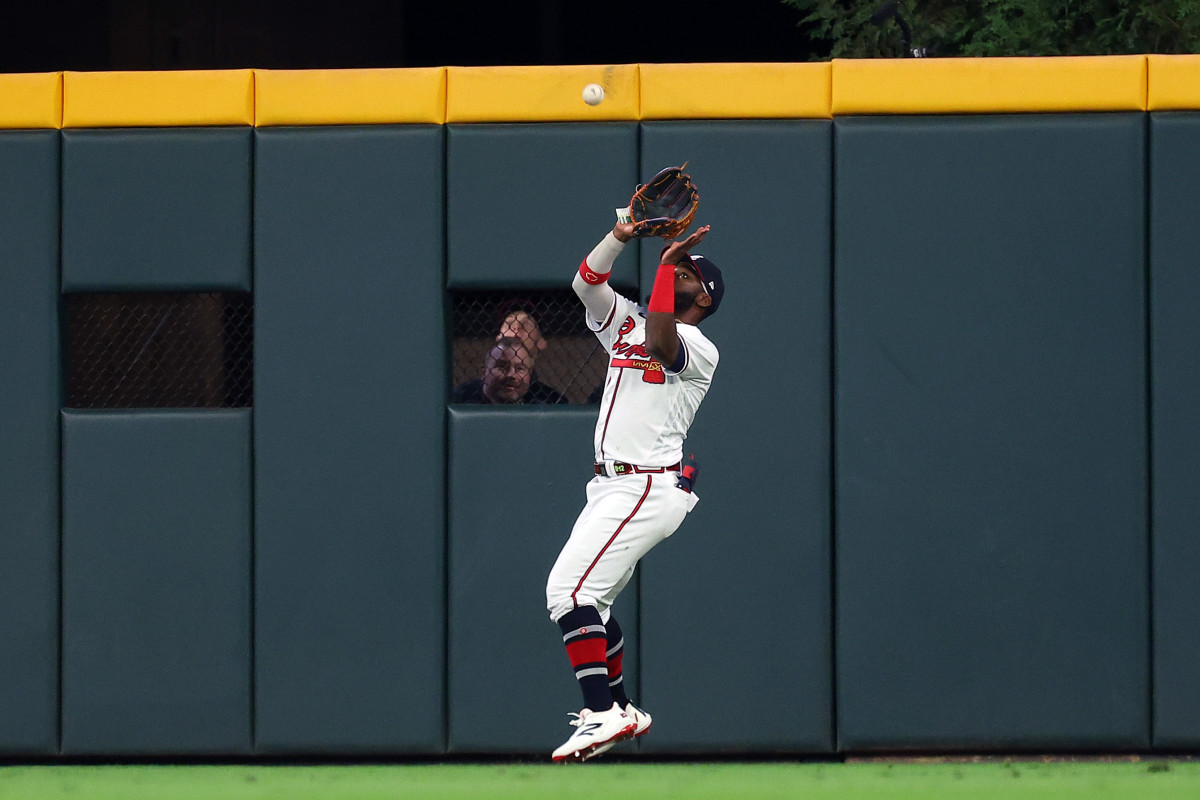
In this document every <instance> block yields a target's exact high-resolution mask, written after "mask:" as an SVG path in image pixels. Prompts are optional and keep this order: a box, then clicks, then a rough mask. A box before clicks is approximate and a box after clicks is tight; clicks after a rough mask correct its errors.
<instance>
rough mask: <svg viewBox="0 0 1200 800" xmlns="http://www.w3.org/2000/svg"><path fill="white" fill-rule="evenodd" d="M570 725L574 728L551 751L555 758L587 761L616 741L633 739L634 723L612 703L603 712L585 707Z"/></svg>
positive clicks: (635, 726) (635, 728)
mask: <svg viewBox="0 0 1200 800" xmlns="http://www.w3.org/2000/svg"><path fill="white" fill-rule="evenodd" d="M571 716H573V717H575V719H573V720H571V722H570V724H571V725H574V726H575V728H576V731H575V732H574V733H572V734H571V738H569V739H567V741H565V742H563V744H562V745H561V746H560V747H559V748H558V749H557V750H555V751H554V755H553V758H554V760H555V761H558V762H562V761H587V760H588V759H589V758H594V757H595V756H598V755H600V754H601V753H607V752H608V751H609V749H610V748H611V747H612V746H613V745H614V744H616V743H617V742H623V741H625V740H626V739H631V738H633V734H634V731H636V730H637V723H636V722H634V721H633V720H632V719H630V717H629V716H628V715H627V714H626V713H625V712H624V711H622V710H621V707H620V706H619V705H617V704H616V703H613V705H612V708H610V709H608V710H607V711H592V710H591V709H589V708H585V709H583V710H582V711H580V712H579V713H578V714H572V715H571Z"/></svg>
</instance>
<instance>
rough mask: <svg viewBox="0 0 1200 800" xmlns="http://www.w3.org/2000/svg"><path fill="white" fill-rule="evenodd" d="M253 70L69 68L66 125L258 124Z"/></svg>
mask: <svg viewBox="0 0 1200 800" xmlns="http://www.w3.org/2000/svg"><path fill="white" fill-rule="evenodd" d="M253 124H254V71H253V70H249V69H234V70H207V71H178V72H68V73H66V75H65V78H64V84H63V127H64V128H110V127H130V126H171V125H253Z"/></svg>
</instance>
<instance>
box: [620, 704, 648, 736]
mask: <svg viewBox="0 0 1200 800" xmlns="http://www.w3.org/2000/svg"><path fill="white" fill-rule="evenodd" d="M625 715H626V716H628V717H629V718H630V719H631V720H633V722H634V724H635V725H637V729H636V730H635V731H634V732H633V735H634V737H635V738H636V737H638V736H645V735H646V731H648V730H650V726H651V725H653V724H654V720H653V719H651V718H650V715H649V714H647V713H646V712H645V711H642V710H641V709H640V708H638V707H637V706H635V705H634V704H633V703H630V704H629V705H627V706H625Z"/></svg>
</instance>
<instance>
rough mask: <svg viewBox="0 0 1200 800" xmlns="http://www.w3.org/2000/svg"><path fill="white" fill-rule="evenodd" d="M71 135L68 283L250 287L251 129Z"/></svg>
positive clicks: (65, 192) (66, 151) (66, 159)
mask: <svg viewBox="0 0 1200 800" xmlns="http://www.w3.org/2000/svg"><path fill="white" fill-rule="evenodd" d="M62 137H63V182H62V204H63V225H62V249H63V256H62V258H63V272H62V289H63V291H64V292H87V291H106V290H107V291H158V292H164V291H187V290H193V289H194V290H202V291H216V290H231V291H249V290H250V224H251V217H250V191H251V184H252V180H253V177H252V176H253V171H252V169H251V160H252V154H251V149H252V133H251V129H250V128H242V127H238V128H181V129H158V128H154V129H140V130H67V131H63V133H62Z"/></svg>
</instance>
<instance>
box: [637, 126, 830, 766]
mask: <svg viewBox="0 0 1200 800" xmlns="http://www.w3.org/2000/svg"><path fill="white" fill-rule="evenodd" d="M830 140H831V124H830V123H829V122H819V121H779V122H764V121H757V122H687V123H685V122H662V123H647V124H646V125H645V126H644V132H643V139H642V169H641V173H642V175H643V176H649V175H652V174H654V172H656V171H657V170H659V169H661V168H662V167H665V166H668V165H670V164H678V163H682V162H684V161H687V162H689V163H688V171H689V172H690V173H691V174H692V176H693V177H694V178H695V179H696V182H697V186H698V187H699V189H700V197H701V203H700V209H699V214H698V216H697V219H696V224H697V225H700V224H705V223H708V224H711V225H712V226H713V228H712V232H711V233H710V234H709V235H708V237H707V238H706V239H705V241H704V242H703V243H702V244H701V245H700V247H698V248H697V252H700V253H703V254H704V255H706V256H709V257H711V258H712V259H713V261H715V262H716V263H717V265H718V266H720V267H721V269H722V272H723V274H724V277H725V286H726V293H725V297H724V299H723V300H722V304H721V309H720V311H719V312H718V313H717V314H716V315H714V316H713V317H712V318H711V319H710V320H708V321H706V322H704V323H702V326H701V327H702V329H703V330H704V332H705V334H706V335H707V336H708V337H709V338H710V339H712V341H713V342H714V343H715V344H716V345H717V347H718V348H719V350H720V353H721V360H720V364H719V366H718V367H717V372H716V375H715V377H714V379H713V385H712V388H711V389H710V391H709V394H708V396H707V397H706V398H705V400H704V404H703V405H702V406H701V407H700V411H699V413H698V414H697V417H696V421H695V424H694V425H693V427H692V431H691V435H690V436H689V438H688V441H687V443H686V445H685V448H686V451H687V452H694V453H695V455H696V458H697V460H698V462H699V463H700V477H699V480H698V483H697V487H696V491H697V494H698V495H699V496H700V498H701V500H700V503H699V505H697V506H696V508H695V510H694V511H692V513H691V514H689V515H688V518H687V519H686V520H685V521H684V523H683V525H682V526H681V527H680V529H679V531H678V532H677V533H676V534H675V535H674V536H673V537H672V538H671V539H669V540H668V541H667V542H665V543H663V544H662V545H660V546H659V547H658V548H657V549H656V550H655V551H653V552H652V553H650V555H649V556H647V557H646V558H645V559H644V560H643V563H644V566H645V568H644V571H643V573H642V674H643V684H644V691H643V697H644V699H645V702H646V706H647V710H648V711H649V712H650V713H651V714H654V715H655V723H654V735H653V736H649V737H647V738H646V739H645V745H644V746H645V748H646V749H647V750H650V751H654V752H674V751H686V752H701V751H708V752H711V751H714V750H716V751H720V752H728V751H790V752H797V751H803V752H820V751H828V750H831V749H832V748H833V707H832V693H833V686H832V666H831V663H832V662H831V659H832V643H831V629H830V602H831V598H830V583H829V582H830V504H829V487H830V473H829V469H830V462H829V445H830V439H829V404H830V401H829V384H830V377H829V364H830V352H829V280H830V243H829V238H830V222H831V215H830V180H831V178H830ZM753 175H771V176H772V180H773V181H775V182H776V184H777V185H778V186H780V187H786V188H785V189H784V190H783V191H781V192H780V193H779V195H778V196H777V197H774V198H772V201H771V203H770V204H769V207H761V206H760V207H753V206H752V204H748V203H746V202H745V198H746V194H745V191H746V185H747V183H746V182H747V180H748V176H753ZM658 250H659V247H658V246H657V245H656V246H654V247H651V246H649V245H647V247H645V248H643V253H642V256H643V259H642V266H643V280H642V285H643V286H645V287H648V286H650V285H651V281H652V275H653V270H654V269H655V265H656V263H657V257H658ZM683 665H693V666H694V667H697V668H694V669H693V668H685V667H684V666H683Z"/></svg>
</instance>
